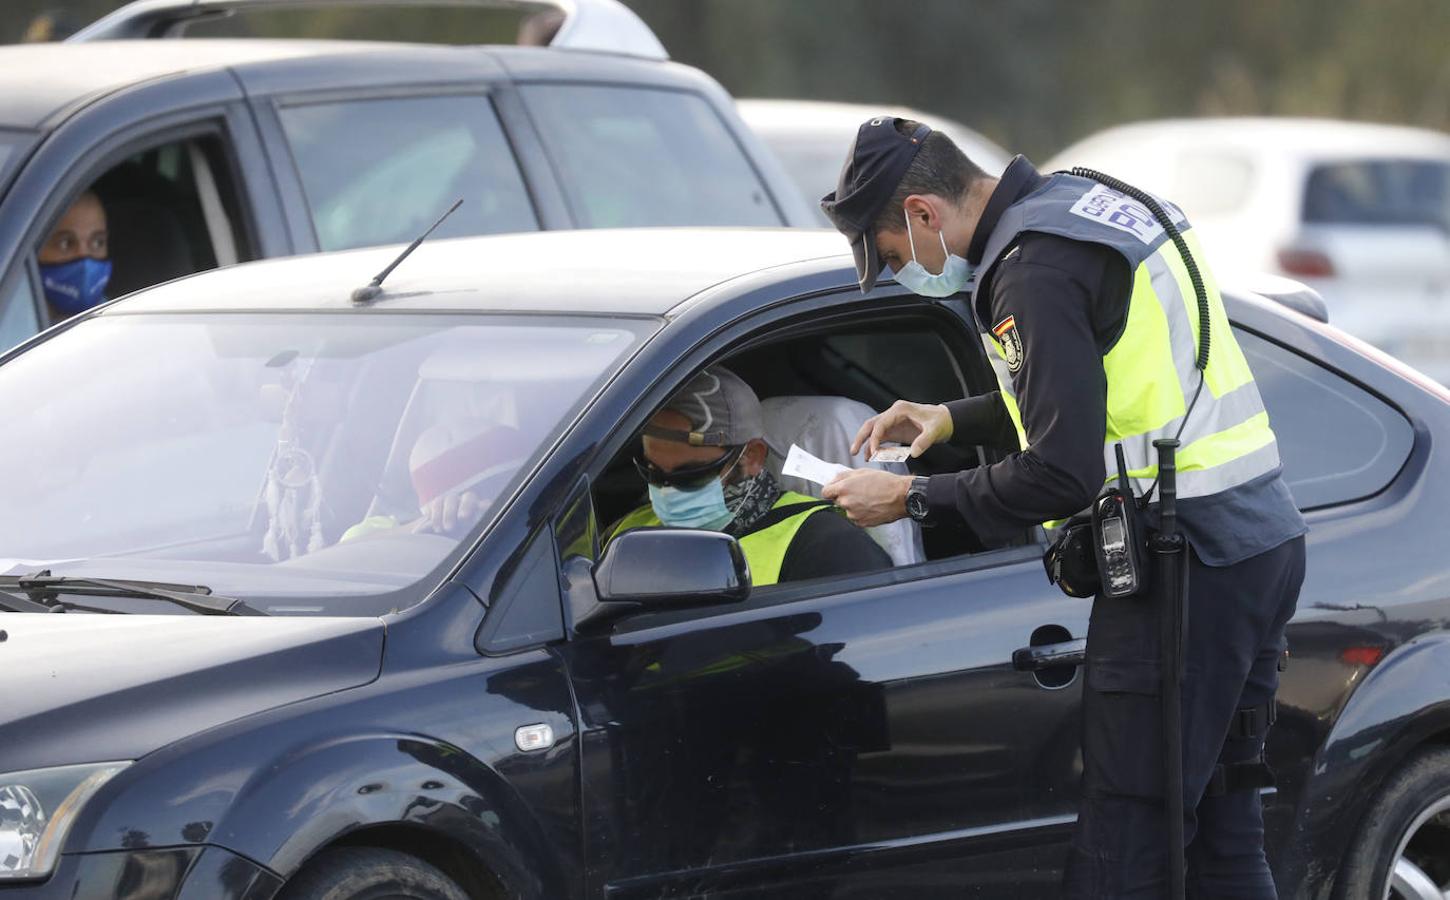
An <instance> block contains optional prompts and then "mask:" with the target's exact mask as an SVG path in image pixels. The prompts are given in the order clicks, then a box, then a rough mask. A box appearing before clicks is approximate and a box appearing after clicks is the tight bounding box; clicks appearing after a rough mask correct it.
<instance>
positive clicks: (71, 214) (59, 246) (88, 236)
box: [36, 191, 111, 322]
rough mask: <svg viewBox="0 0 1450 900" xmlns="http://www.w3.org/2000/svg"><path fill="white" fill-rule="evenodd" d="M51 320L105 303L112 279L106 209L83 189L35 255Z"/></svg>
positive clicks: (96, 198) (95, 197)
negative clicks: (108, 285) (83, 191)
mask: <svg viewBox="0 0 1450 900" xmlns="http://www.w3.org/2000/svg"><path fill="white" fill-rule="evenodd" d="M36 262H38V263H39V264H40V281H41V284H42V285H43V286H44V288H45V301H46V305H47V306H48V307H49V308H50V320H51V321H52V322H62V321H64V320H66V319H69V318H70V317H71V316H74V315H77V314H79V313H83V312H85V311H86V310H88V309H90V308H91V307H93V306H96V305H98V304H101V303H104V302H106V285H107V284H108V283H109V282H110V280H111V260H110V235H109V232H108V231H107V227H106V208H105V207H104V206H102V205H101V198H100V197H98V196H97V195H96V194H95V192H93V191H86V192H85V193H83V194H81V195H80V196H79V197H77V198H76V199H75V202H74V203H72V204H71V205H70V207H69V208H68V209H67V210H66V211H65V213H64V214H63V215H62V216H61V217H60V221H58V222H56V223H55V228H53V229H51V232H50V234H49V235H47V236H46V238H45V243H43V244H41V245H40V251H39V252H38V253H37V254H36Z"/></svg>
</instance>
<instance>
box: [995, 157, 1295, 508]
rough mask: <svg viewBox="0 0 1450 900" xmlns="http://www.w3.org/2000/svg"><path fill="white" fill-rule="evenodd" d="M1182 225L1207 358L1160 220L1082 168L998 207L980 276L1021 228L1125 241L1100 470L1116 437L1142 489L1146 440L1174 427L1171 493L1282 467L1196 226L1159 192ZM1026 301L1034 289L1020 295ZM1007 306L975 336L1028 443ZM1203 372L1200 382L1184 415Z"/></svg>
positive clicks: (1113, 243) (1147, 464)
mask: <svg viewBox="0 0 1450 900" xmlns="http://www.w3.org/2000/svg"><path fill="white" fill-rule="evenodd" d="M1163 206H1164V207H1165V208H1166V209H1167V210H1169V213H1170V215H1172V217H1173V218H1174V220H1175V222H1176V223H1177V225H1178V228H1179V231H1180V232H1182V234H1183V236H1184V239H1185V240H1186V241H1187V243H1188V246H1189V249H1190V251H1191V253H1192V254H1193V258H1194V261H1195V262H1196V264H1197V265H1198V268H1199V273H1200V274H1201V276H1202V278H1203V282H1204V287H1205V289H1206V292H1207V294H1208V305H1209V337H1210V342H1209V355H1208V366H1207V368H1205V369H1204V370H1203V372H1202V374H1201V375H1200V373H1199V371H1198V369H1196V368H1195V366H1194V361H1195V357H1196V353H1197V345H1198V333H1199V313H1198V301H1197V298H1196V296H1195V294H1194V290H1193V284H1192V282H1191V281H1190V280H1189V277H1188V270H1187V268H1186V267H1185V266H1184V263H1183V259H1182V258H1181V257H1180V256H1179V254H1178V251H1177V249H1176V248H1175V247H1174V245H1173V242H1172V241H1171V240H1169V239H1168V237H1167V235H1166V233H1165V232H1164V230H1163V228H1162V226H1161V225H1159V224H1158V223H1157V222H1156V221H1154V219H1153V217H1152V215H1151V214H1150V213H1149V212H1148V210H1147V209H1145V208H1144V207H1143V206H1142V205H1141V204H1139V203H1137V202H1136V201H1134V200H1133V199H1131V198H1129V197H1125V196H1124V195H1123V194H1120V193H1118V192H1117V191H1114V190H1111V189H1109V188H1107V187H1105V186H1104V185H1101V184H1098V183H1097V182H1095V181H1091V180H1088V179H1086V178H1079V177H1076V176H1073V175H1065V174H1059V175H1055V176H1053V177H1052V178H1051V179H1049V181H1048V183H1047V184H1046V185H1045V186H1043V187H1042V188H1041V189H1039V190H1037V191H1034V192H1033V193H1031V194H1029V195H1028V196H1026V197H1024V198H1022V199H1021V200H1019V201H1018V202H1017V203H1014V204H1013V205H1012V206H1010V207H1008V208H1007V210H1006V211H1004V213H1003V215H1002V218H1001V219H1000V220H999V221H998V223H997V226H996V227H995V228H994V229H993V230H992V234H991V236H990V237H989V238H988V241H987V245H986V249H985V252H984V253H983V257H982V270H981V272H980V273H979V278H978V280H979V283H980V281H981V278H982V277H983V276H984V275H985V273H986V271H987V270H988V269H990V268H991V267H992V266H993V265H994V264H995V263H996V262H997V261H998V259H999V258H1000V257H1002V256H1003V254H1004V253H1005V252H1007V251H1008V250H1009V249H1010V248H1011V247H1012V246H1013V245H1014V244H1015V243H1016V238H1017V236H1018V235H1019V234H1021V233H1023V232H1026V231H1036V232H1043V233H1047V234H1056V235H1060V236H1063V237H1068V238H1073V239H1076V240H1082V241H1090V242H1092V243H1097V244H1104V245H1107V246H1109V247H1112V248H1113V249H1115V250H1117V251H1118V252H1119V253H1121V254H1122V255H1123V256H1124V257H1125V258H1126V259H1127V261H1128V264H1129V266H1130V268H1131V271H1132V273H1133V291H1132V296H1131V298H1130V300H1129V302H1128V315H1127V321H1126V323H1125V325H1124V328H1123V333H1122V335H1121V336H1120V337H1119V338H1118V340H1117V341H1116V342H1115V343H1114V344H1113V346H1112V347H1111V348H1110V349H1109V350H1108V352H1107V353H1106V354H1105V355H1104V356H1103V373H1104V375H1106V376H1107V386H1108V395H1107V434H1106V442H1105V446H1104V462H1105V465H1106V470H1107V472H1106V474H1107V478H1108V480H1110V481H1111V480H1113V479H1114V478H1115V477H1116V475H1117V460H1116V458H1115V453H1114V450H1113V446H1114V445H1115V444H1117V443H1122V445H1123V449H1124V451H1125V455H1126V457H1127V463H1128V476H1129V478H1131V479H1132V481H1133V488H1134V490H1135V491H1136V492H1137V493H1138V494H1139V495H1142V494H1143V493H1144V492H1145V491H1146V490H1147V489H1148V488H1149V486H1150V485H1151V484H1152V483H1153V481H1154V479H1156V478H1157V476H1158V464H1157V453H1156V451H1155V450H1154V448H1153V441H1154V440H1155V439H1157V438H1167V437H1174V436H1178V435H1179V429H1180V428H1181V429H1182V434H1181V436H1179V440H1180V442H1181V443H1180V447H1179V450H1178V456H1177V465H1178V496H1179V497H1180V498H1182V499H1189V498H1193V497H1206V496H1209V495H1211V494H1218V493H1221V492H1223V491H1227V490H1230V489H1232V488H1234V487H1237V486H1238V485H1241V484H1245V483H1247V482H1249V481H1251V480H1253V479H1255V478H1258V477H1260V476H1262V475H1266V474H1268V473H1270V472H1273V471H1275V470H1277V469H1278V468H1279V450H1278V445H1277V443H1276V441H1275V439H1274V432H1273V430H1272V429H1271V428H1270V427H1269V415H1268V413H1267V412H1266V411H1265V410H1264V402H1263V400H1262V399H1261V398H1260V396H1259V390H1258V387H1257V386H1256V385H1255V384H1254V376H1253V373H1252V372H1251V371H1249V364H1248V362H1247V361H1246V360H1245V359H1244V354H1243V351H1242V350H1240V349H1239V345H1238V341H1236V340H1235V339H1234V333H1233V329H1232V328H1231V327H1230V326H1229V321H1228V315H1227V314H1226V313H1225V311H1224V306H1223V300H1222V298H1221V297H1220V296H1219V291H1218V286H1217V284H1216V283H1215V282H1214V279H1213V275H1212V273H1210V272H1209V270H1208V267H1207V265H1206V263H1205V259H1204V256H1203V253H1202V251H1201V250H1200V248H1199V244H1198V238H1197V236H1196V235H1195V234H1194V233H1193V232H1192V230H1190V226H1189V224H1188V221H1187V219H1186V218H1185V217H1184V216H1183V214H1182V212H1180V211H1179V210H1178V208H1177V207H1175V206H1174V205H1173V204H1171V203H1166V202H1165V203H1163ZM1024 302H1025V305H1024V309H1028V310H1030V304H1031V298H1024ZM1022 315H1023V319H1024V321H1020V322H1019V321H1015V320H1014V317H1008V318H1006V319H1003V320H1002V321H1001V322H982V323H981V324H982V326H983V335H982V336H983V340H984V341H985V343H986V344H987V345H988V346H989V347H990V348H992V350H994V351H995V353H996V356H997V357H998V360H999V361H997V362H994V364H993V369H994V370H996V374H997V381H998V384H999V386H1000V387H1001V392H1002V402H1003V405H1005V406H1006V408H1007V413H1008V415H1010V416H1011V418H1012V423H1013V424H1014V425H1015V426H1016V428H1017V436H1018V441H1019V443H1020V445H1021V447H1022V449H1024V450H1025V449H1027V446H1028V436H1027V433H1026V430H1025V429H1024V428H1023V426H1022V414H1021V412H1020V410H1019V409H1018V405H1017V395H1016V392H1015V390H1014V389H1013V386H1012V379H1011V374H1012V372H1015V371H1016V370H1017V369H1018V368H1020V367H1021V366H1022V365H1024V364H1026V363H1027V362H1028V361H1027V360H1025V359H1024V358H1023V354H1022V343H1021V339H1020V337H1019V336H1018V335H1016V334H1013V333H1012V332H1013V331H1014V330H1015V329H1018V328H1022V329H1025V328H1030V327H1032V323H1031V321H1030V316H1028V315H1027V314H1026V313H1022ZM1200 378H1201V379H1202V385H1203V390H1202V393H1201V394H1200V395H1199V397H1198V402H1197V405H1196V406H1194V407H1193V413H1192V415H1189V416H1188V417H1187V418H1186V419H1185V418H1184V416H1185V414H1186V413H1187V412H1188V407H1189V404H1190V403H1192V402H1193V395H1194V392H1195V391H1196V390H1198V387H1199V381H1200Z"/></svg>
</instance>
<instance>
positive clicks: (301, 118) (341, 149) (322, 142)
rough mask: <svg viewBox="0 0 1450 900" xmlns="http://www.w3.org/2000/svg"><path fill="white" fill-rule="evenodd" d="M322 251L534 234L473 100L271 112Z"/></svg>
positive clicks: (504, 151) (495, 129)
mask: <svg viewBox="0 0 1450 900" xmlns="http://www.w3.org/2000/svg"><path fill="white" fill-rule="evenodd" d="M278 112H279V115H280V117H281V120H282V128H283V130H285V131H286V134H287V141H288V143H289V144H290V145H291V148H292V156H293V159H294V160H295V161H296V163H297V170H298V173H299V174H300V176H301V178H302V186H303V190H304V191H305V192H306V194H307V203H308V207H309V208H310V210H311V212H312V221H313V225H314V227H315V228H316V229H317V240H318V243H319V244H320V245H321V247H322V249H323V250H344V249H348V248H351V247H369V246H376V245H378V244H393V243H403V242H407V241H411V240H413V239H414V238H416V237H417V236H418V235H420V234H422V233H423V229H425V228H427V227H428V226H429V225H431V224H433V221H434V220H435V219H437V218H438V217H439V216H440V215H441V214H442V213H443V211H444V210H446V209H447V208H448V207H449V206H450V205H452V203H453V201H454V200H457V199H459V198H460V197H461V198H462V199H463V205H462V206H461V207H459V208H458V211H457V212H455V213H454V214H453V215H451V216H449V217H448V220H447V221H446V222H444V223H443V225H442V226H441V227H440V228H439V229H438V231H437V233H436V235H437V236H438V237H459V236H462V235H475V234H496V233H499V232H509V231H536V230H538V227H539V220H538V218H537V217H536V216H535V214H534V208H533V205H532V204H531V202H530V201H529V195H528V191H527V190H526V189H525V187H524V180H523V176H522V175H521V174H520V173H519V168H518V164H517V162H516V161H515V159H514V155H513V150H512V149H511V148H510V147H509V144H508V141H507V140H506V139H505V137H504V133H503V128H502V126H501V125H499V121H498V117H497V115H495V113H494V111H493V107H492V105H491V104H490V103H489V101H488V98H487V97H485V96H482V95H463V96H447V97H409V98H403V99H396V100H392V99H387V100H354V101H348V102H341V103H314V104H308V105H302V106H288V107H283V108H282V109H281V110H279V111H278Z"/></svg>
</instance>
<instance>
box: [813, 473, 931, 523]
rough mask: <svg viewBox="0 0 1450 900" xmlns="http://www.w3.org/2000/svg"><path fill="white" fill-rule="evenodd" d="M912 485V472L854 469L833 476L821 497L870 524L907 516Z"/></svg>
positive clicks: (854, 518) (861, 521)
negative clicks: (907, 505) (907, 503)
mask: <svg viewBox="0 0 1450 900" xmlns="http://www.w3.org/2000/svg"><path fill="white" fill-rule="evenodd" d="M910 487H911V476H910V475H897V474H895V473H893V472H886V471H883V470H881V469H852V470H850V471H849V472H842V473H841V474H839V475H837V476H836V477H835V478H834V479H832V480H831V483H830V484H828V485H826V486H825V488H824V489H823V490H822V491H821V497H823V498H824V499H826V500H829V501H831V502H832V503H834V504H836V505H837V506H839V507H840V508H841V509H842V510H843V511H845V513H846V518H848V519H850V520H851V521H852V522H854V523H855V524H857V525H860V526H861V527H862V528H869V527H871V526H872V525H885V524H886V523H887V522H895V521H896V520H897V519H903V518H905V517H906V491H907V489H908V488H910Z"/></svg>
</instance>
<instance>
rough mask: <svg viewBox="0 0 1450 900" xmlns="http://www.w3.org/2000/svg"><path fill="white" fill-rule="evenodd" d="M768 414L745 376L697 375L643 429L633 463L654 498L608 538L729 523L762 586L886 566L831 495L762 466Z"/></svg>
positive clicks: (887, 560)
mask: <svg viewBox="0 0 1450 900" xmlns="http://www.w3.org/2000/svg"><path fill="white" fill-rule="evenodd" d="M764 423H765V418H764V415H763V414H762V412H761V409H760V400H759V399H758V398H757V397H756V396H755V392H754V391H753V390H751V389H750V386H749V385H747V384H746V383H745V382H744V381H742V380H741V379H740V378H739V376H737V375H735V374H734V373H733V372H731V371H730V370H728V369H726V368H724V367H722V366H714V367H712V368H709V369H706V370H704V371H703V372H701V373H700V374H698V375H696V376H695V377H694V378H693V379H691V380H690V382H689V383H688V384H686V385H685V387H684V389H683V390H681V391H680V392H679V393H678V394H677V395H676V396H675V397H674V398H673V399H671V400H670V401H669V403H667V404H665V408H664V409H662V410H661V411H660V412H659V413H657V414H656V415H655V416H654V418H653V419H651V420H650V422H649V424H648V425H646V426H645V428H644V433H643V443H644V457H643V458H642V459H636V460H635V467H636V468H637V469H638V470H639V474H640V477H642V478H643V479H644V480H645V482H646V483H647V484H648V485H649V499H650V502H649V504H648V505H646V506H641V507H640V508H639V509H636V510H635V511H634V512H631V513H630V514H629V515H627V516H625V517H624V518H623V519H621V520H620V521H619V522H617V523H616V524H615V525H614V526H613V527H612V528H610V529H609V531H608V538H607V539H606V540H613V539H614V538H615V537H616V536H618V535H620V534H622V533H624V532H625V531H628V530H629V529H631V528H642V527H648V526H661V525H665V526H670V527H675V528H702V529H706V530H709V531H723V532H724V533H726V534H728V535H731V536H733V537H735V538H737V539H738V540H739V541H740V549H741V550H742V551H743V552H744V553H745V558H746V561H747V562H749V564H750V573H751V581H752V583H753V584H754V585H755V586H757V587H760V586H763V585H770V584H775V583H777V582H782V581H799V580H804V579H807V578H821V577H824V576H838V575H845V574H849V573H852V572H869V571H874V570H876V569H886V568H889V567H890V566H891V557H890V556H888V555H887V553H886V551H885V550H883V549H881V547H880V546H878V545H877V543H876V542H875V541H874V540H872V539H871V536H870V535H868V534H867V533H866V532H865V531H863V530H862V529H860V528H858V527H856V526H855V525H853V524H851V523H850V522H849V521H847V519H846V518H845V517H844V516H842V515H838V514H837V511H836V510H835V508H834V507H832V506H831V505H830V504H829V503H826V502H825V501H822V500H817V499H815V498H814V497H808V496H806V495H804V494H797V493H794V492H791V491H786V490H782V489H781V486H780V484H779V483H778V482H777V481H776V479H775V476H773V475H772V474H771V473H770V471H769V470H768V469H767V468H766V467H765V460H766V455H767V454H768V453H769V449H768V448H767V446H766V443H765V437H764V435H765V424H764Z"/></svg>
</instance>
